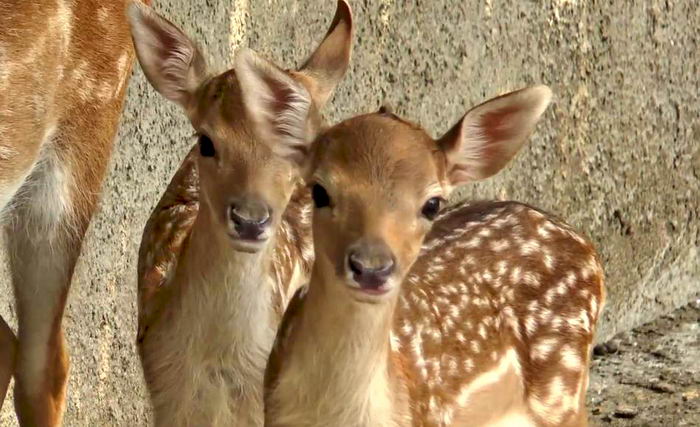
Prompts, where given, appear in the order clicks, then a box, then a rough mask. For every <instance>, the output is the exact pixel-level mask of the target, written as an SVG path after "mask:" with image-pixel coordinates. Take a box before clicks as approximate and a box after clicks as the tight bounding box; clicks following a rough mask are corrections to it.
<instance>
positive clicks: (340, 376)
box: [265, 87, 604, 426]
mask: <svg viewBox="0 0 700 427" xmlns="http://www.w3.org/2000/svg"><path fill="white" fill-rule="evenodd" d="M549 98H550V91H549V89H547V88H546V87H535V88H530V89H525V90H523V91H519V92H514V93H510V94H507V95H504V96H502V97H499V98H496V99H494V100H491V101H488V102H486V103H484V104H482V105H480V106H478V107H476V108H474V109H473V110H471V111H470V112H469V113H467V114H466V116H465V117H464V118H463V119H462V120H461V121H460V122H459V123H458V124H457V125H456V126H455V127H454V128H453V129H452V130H450V131H449V132H448V133H447V134H446V135H445V136H444V137H442V138H441V139H439V140H437V141H435V140H433V139H431V138H430V137H429V136H428V135H427V134H426V133H425V132H424V131H423V130H422V129H420V128H419V127H417V126H415V125H413V124H411V123H408V122H405V121H403V120H401V119H400V118H398V117H396V116H394V115H392V114H390V113H387V112H386V110H384V109H382V110H380V112H379V113H375V114H369V115H365V116H359V117H356V118H353V119H349V120H346V121H345V122H342V123H340V124H338V125H336V126H334V127H332V128H331V129H329V130H327V131H326V132H324V133H322V134H321V135H320V136H319V138H318V139H317V141H318V143H317V144H318V145H317V146H316V147H315V150H316V153H315V154H314V156H315V165H316V168H315V169H314V170H313V172H312V175H311V177H310V184H311V185H312V191H313V196H314V202H315V205H316V209H315V210H314V218H313V236H314V248H315V252H316V261H315V264H314V267H313V273H312V275H311V278H310V284H309V286H308V290H307V289H300V290H299V291H298V292H297V294H296V295H295V297H294V298H293V300H292V301H291V302H290V304H289V307H288V310H287V312H286V313H285V317H284V320H283V322H282V325H281V327H280V329H279V332H278V336H277V340H276V343H275V346H274V348H273V351H272V355H271V356H270V360H269V363H268V367H267V370H266V378H265V411H266V414H265V418H266V425H270V426H329V425H343V426H360V425H361V426H379V425H382V426H384V425H400V426H404V425H405V426H408V425H445V426H446V425H460V426H462V425H502V426H511V425H544V426H569V425H585V424H586V411H585V406H584V399H585V391H586V387H587V380H588V362H589V354H590V349H591V344H592V339H593V334H594V329H595V324H596V321H597V319H598V317H599V314H600V309H601V306H602V304H603V300H604V290H603V273H602V269H601V266H600V264H599V261H598V258H597V256H596V253H595V251H594V249H593V247H592V246H591V245H590V243H588V242H587V241H586V240H585V239H583V238H582V237H580V236H579V235H578V234H576V233H575V232H574V231H572V230H571V229H570V228H569V227H568V226H566V225H564V224H562V223H561V222H559V221H557V220H555V219H553V218H552V217H551V216H550V215H547V214H544V213H542V212H541V211H539V210H537V209H534V208H531V207H528V206H525V205H522V204H519V203H514V202H484V203H464V204H461V205H458V206H456V207H453V208H451V209H447V210H444V211H443V212H442V213H440V207H441V205H442V203H443V201H444V200H445V199H446V198H447V197H448V195H449V193H450V190H451V188H452V186H454V185H460V184H462V183H464V182H468V181H470V180H474V179H482V178H486V177H488V176H491V175H493V174H494V173H497V172H498V171H499V170H500V169H501V168H502V167H503V166H505V164H506V163H507V162H508V160H510V159H511V158H512V157H513V155H514V154H515V153H516V152H517V150H518V149H519V148H520V147H521V146H522V145H523V143H524V142H525V140H526V138H527V136H528V135H529V134H530V132H531V131H532V130H533V129H534V126H535V123H536V122H537V121H538V119H539V117H540V115H541V114H542V112H543V111H544V109H545V108H546V106H547V104H548V103H549ZM429 230H431V231H429ZM426 235H427V239H425V241H424V237H425V236H426Z"/></svg>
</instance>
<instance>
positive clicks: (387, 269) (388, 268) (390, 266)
mask: <svg viewBox="0 0 700 427" xmlns="http://www.w3.org/2000/svg"><path fill="white" fill-rule="evenodd" d="M393 272H394V260H393V259H390V260H389V262H388V263H387V264H384V265H383V266H381V267H379V268H378V269H376V270H374V274H376V275H377V276H380V277H387V276H390V275H391V273H393Z"/></svg>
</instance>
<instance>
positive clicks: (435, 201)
mask: <svg viewBox="0 0 700 427" xmlns="http://www.w3.org/2000/svg"><path fill="white" fill-rule="evenodd" d="M441 205H442V199H441V198H439V197H433V198H431V199H428V201H427V202H425V204H424V205H423V209H421V214H423V216H424V217H426V218H428V219H429V220H431V221H432V220H434V219H435V217H436V216H437V214H438V213H440V207H441Z"/></svg>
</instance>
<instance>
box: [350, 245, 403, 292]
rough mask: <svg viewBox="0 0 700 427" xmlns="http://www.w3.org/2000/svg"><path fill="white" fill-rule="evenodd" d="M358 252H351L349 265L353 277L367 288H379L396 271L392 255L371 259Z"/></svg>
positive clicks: (361, 285)
mask: <svg viewBox="0 0 700 427" xmlns="http://www.w3.org/2000/svg"><path fill="white" fill-rule="evenodd" d="M367 258H368V257H363V256H362V255H360V253H358V252H350V254H349V255H348V266H349V267H350V271H352V273H353V278H354V279H355V281H356V282H357V283H358V284H359V285H360V287H362V288H365V289H377V288H379V287H380V286H382V285H383V284H384V283H386V281H387V280H389V277H390V276H391V273H393V272H394V267H395V263H394V259H393V257H391V256H382V257H379V259H376V258H377V257H374V258H375V261H374V262H372V261H369V260H368V259H367Z"/></svg>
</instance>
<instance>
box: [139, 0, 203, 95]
mask: <svg viewBox="0 0 700 427" xmlns="http://www.w3.org/2000/svg"><path fill="white" fill-rule="evenodd" d="M127 16H128V20H129V26H130V27H131V37H132V39H133V40H134V48H135V50H136V56H137V57H138V59H139V63H140V64H141V68H142V69H143V72H144V74H145V75H146V78H147V79H148V81H149V82H151V85H153V87H154V88H155V89H156V90H157V91H158V92H160V94H161V95H163V96H164V97H165V98H166V99H168V100H170V101H173V102H176V103H178V104H180V105H181V106H183V107H185V108H186V107H187V105H188V103H189V102H190V100H191V99H192V94H193V93H194V91H195V90H196V89H197V87H198V86H199V85H200V83H201V82H202V81H203V80H204V78H205V77H206V68H207V66H206V61H205V60H204V57H203V56H202V54H201V53H200V52H199V49H197V46H196V45H195V44H194V43H193V42H192V41H191V40H190V39H189V38H188V37H187V36H186V35H185V34H184V33H183V32H182V31H180V29H178V28H177V27H176V26H175V25H173V24H172V23H171V22H169V21H168V20H166V19H165V18H163V17H161V16H159V15H158V14H157V13H155V12H154V11H153V9H151V8H150V7H148V6H146V5H145V4H143V3H141V2H139V1H130V2H129V5H128V8H127Z"/></svg>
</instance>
